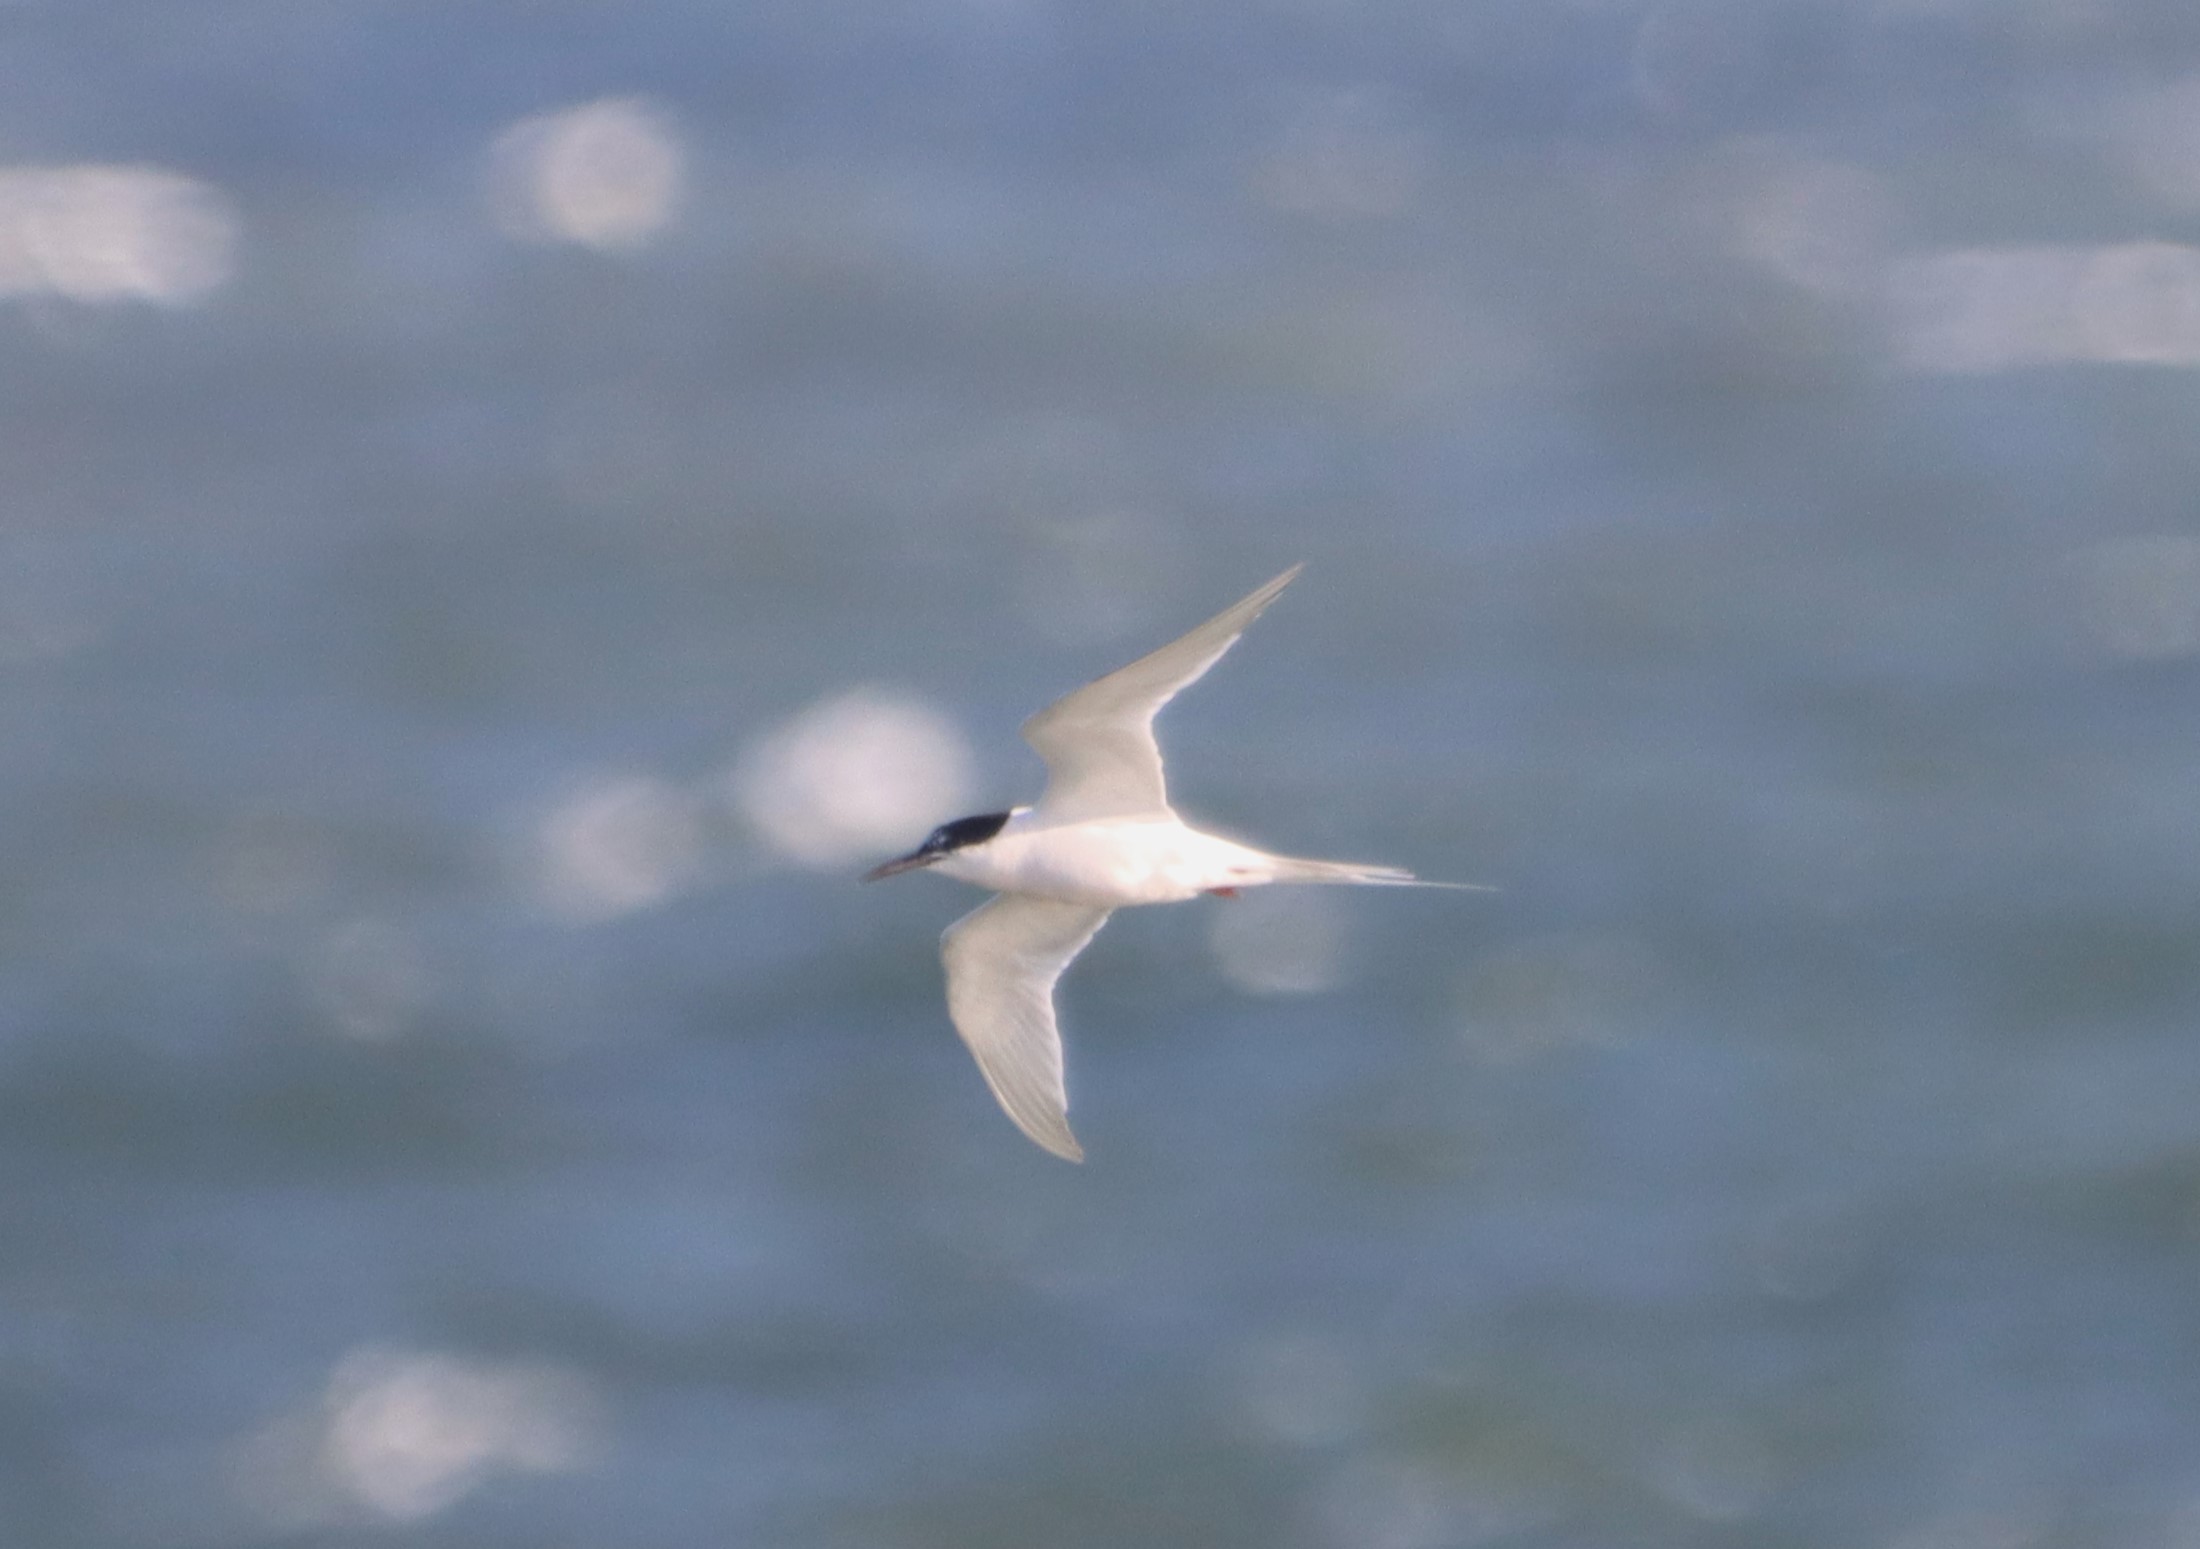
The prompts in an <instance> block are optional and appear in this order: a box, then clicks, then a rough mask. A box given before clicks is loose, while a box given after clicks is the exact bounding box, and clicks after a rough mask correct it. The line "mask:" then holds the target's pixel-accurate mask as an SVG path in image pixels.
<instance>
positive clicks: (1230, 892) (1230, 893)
mask: <svg viewBox="0 0 2200 1549" xmlns="http://www.w3.org/2000/svg"><path fill="white" fill-rule="evenodd" d="M1207 893H1208V896H1209V897H1211V898H1235V897H1237V896H1238V890H1237V889H1236V888H1234V887H1211V888H1209V889H1207Z"/></svg>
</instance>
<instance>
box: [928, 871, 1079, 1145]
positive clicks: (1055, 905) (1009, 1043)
mask: <svg viewBox="0 0 2200 1549" xmlns="http://www.w3.org/2000/svg"><path fill="white" fill-rule="evenodd" d="M1108 912H1109V911H1107V910H1105V909H1094V908H1090V907H1088V906H1086V905H1084V904H1068V903H1061V902H1059V901H1057V900H1055V899H1051V898H1034V897H1032V896H1031V895H1029V894H1027V893H1002V894H1000V895H999V896H997V897H996V898H994V899H993V900H992V901H990V902H988V903H984V904H981V905H979V906H978V907H977V908H976V909H974V910H972V911H971V912H970V913H969V914H966V915H964V916H963V917H962V918H961V919H959V920H957V921H956V922H955V923H954V924H952V925H950V926H948V927H947V933H946V934H945V935H944V936H942V937H941V938H940V960H941V961H942V962H943V963H945V964H946V965H947V1014H948V1015H949V1016H950V1017H952V1018H953V1019H954V1022H955V1031H956V1032H958V1033H960V1034H962V1040H963V1042H964V1043H966V1044H968V1045H969V1046H970V1052H971V1053H972V1054H973V1055H975V1056H976V1057H977V1061H978V1070H979V1071H980V1073H982V1074H983V1075H984V1076H985V1084H986V1085H987V1086H989V1087H991V1088H992V1089H993V1095H994V1097H996V1098H998V1099H999V1100H1000V1104H1001V1107H1002V1109H1003V1110H1004V1111H1005V1112H1006V1113H1007V1114H1008V1116H1009V1117H1010V1118H1011V1119H1014V1120H1015V1121H1016V1127H1017V1128H1018V1129H1020V1130H1022V1131H1023V1132H1024V1133H1025V1134H1026V1135H1029V1136H1030V1137H1031V1138H1032V1139H1033V1140H1035V1141H1037V1142H1038V1143H1039V1144H1040V1145H1042V1146H1044V1147H1046V1148H1047V1149H1048V1150H1049V1151H1052V1152H1053V1153H1054V1154H1055V1155H1056V1156H1061V1157H1067V1158H1068V1159H1069V1160H1071V1161H1073V1162H1081V1161H1083V1160H1084V1159H1085V1153H1084V1152H1083V1150H1081V1149H1080V1148H1079V1147H1078V1144H1077V1137H1076V1136H1075V1135H1072V1134H1071V1133H1070V1130H1069V1094H1068V1093H1067V1092H1066V1091H1064V1090H1063V1087H1062V1038H1061V1035H1060V1034H1059V1033H1058V1032H1056V1031H1055V1027H1054V981H1055V980H1057V979H1059V978H1061V977H1062V970H1063V969H1065V968H1067V967H1068V966H1069V965H1070V960H1071V959H1072V958H1074V957H1075V956H1076V955H1077V954H1078V953H1080V952H1082V951H1083V950H1084V949H1085V943H1086V942H1088V941H1090V940H1092V937H1093V932H1095V931H1097V930H1098V929H1099V928H1100V927H1101V926H1102V925H1103V924H1105V923H1106V922H1107V918H1108Z"/></svg>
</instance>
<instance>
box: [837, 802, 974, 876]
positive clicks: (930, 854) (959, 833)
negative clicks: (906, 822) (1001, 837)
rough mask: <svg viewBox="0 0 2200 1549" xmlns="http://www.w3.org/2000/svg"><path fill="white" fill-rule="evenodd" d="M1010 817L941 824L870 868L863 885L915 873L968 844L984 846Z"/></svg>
mask: <svg viewBox="0 0 2200 1549" xmlns="http://www.w3.org/2000/svg"><path fill="white" fill-rule="evenodd" d="M1009 816H1010V814H1008V813H1006V812H981V813H979V814H978V815H977V816H976V817H969V818H957V819H955V821H954V822H952V823H942V824H941V825H940V826H939V827H937V828H935V829H933V830H932V832H930V833H929V834H926V835H925V836H924V843H922V844H920V845H918V846H917V847H916V848H915V849H914V850H911V851H910V852H909V853H908V854H907V855H902V856H897V857H895V858H894V859H893V860H890V861H888V862H887V863H886V864H885V865H883V866H874V867H872V868H871V869H870V870H869V871H867V872H865V873H864V874H863V880H864V881H866V882H876V881H878V880H879V879H880V878H881V877H890V876H893V875H894V874H895V873H896V872H900V871H915V870H916V869H917V868H918V867H919V866H929V865H931V864H932V863H933V862H935V861H941V860H945V859H946V858H947V857H948V856H950V855H953V854H954V853H955V852H956V851H957V850H967V849H969V848H970V847H971V846H972V845H980V844H984V843H985V842H986V841H987V840H989V839H991V838H992V837H993V836H994V835H995V834H997V833H999V832H1000V831H1001V830H1002V829H1003V828H1004V827H1006V826H1007V824H1008V820H1009Z"/></svg>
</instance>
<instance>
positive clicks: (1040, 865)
mask: <svg viewBox="0 0 2200 1549" xmlns="http://www.w3.org/2000/svg"><path fill="white" fill-rule="evenodd" d="M1304 568H1305V567H1304V566H1303V565H1293V566H1292V567H1291V568H1290V569H1289V570H1286V571H1285V572H1284V573H1283V574H1282V575H1279V576H1277V577H1276V578H1275V579H1274V580H1273V581H1270V582H1269V583H1268V584H1267V585H1266V586H1263V587H1261V588H1260V589H1259V590H1258V591H1256V592H1254V593H1253V594H1252V595H1251V596H1249V597H1247V598H1246V599H1245V600H1244V601H1242V602H1239V603H1237V604H1235V605H1233V606H1231V607H1228V608H1225V609H1223V610H1222V612H1220V613H1218V614H1216V615H1215V616H1214V617H1213V618H1211V619H1209V620H1208V621H1207V622H1206V623H1204V624H1202V625H1200V626H1199V627H1198V628H1197V629H1194V630H1193V631H1191V632H1190V633H1189V634H1187V635H1184V636H1182V637H1181V638H1179V639H1177V640H1175V641H1173V642H1171V643H1170V644H1168V645H1165V646H1163V647H1162V648H1161V649H1160V650H1158V651H1155V652H1153V653H1152V654H1151V655H1149V656H1142V657H1140V658H1139V659H1138V660H1137V661H1135V662H1132V663H1131V664H1130V665H1129V666H1128V667H1124V668H1121V669H1119V670H1117V671H1115V672H1111V673H1109V674H1108V675H1107V676H1106V677H1104V678H1099V679H1096V680H1095V681H1093V682H1091V683H1088V684H1086V685H1085V686H1084V687H1083V688H1081V689H1078V690H1077V691H1076V692H1074V693H1072V694H1068V695H1066V696H1064V697H1063V698H1061V699H1057V700H1056V701H1055V702H1054V703H1053V704H1051V705H1049V706H1047V707H1046V708H1045V709H1044V710H1041V711H1040V712H1039V713H1038V714H1037V715H1035V716H1033V717H1032V718H1031V719H1030V720H1028V721H1026V722H1024V726H1023V735H1024V740H1025V741H1026V742H1028V743H1030V744H1031V745H1032V747H1034V748H1036V749H1037V750H1038V753H1039V756H1040V758H1042V759H1044V760H1045V761H1046V766H1047V783H1046V789H1045V791H1044V792H1043V793H1042V794H1041V795H1040V797H1039V800H1038V803H1037V805H1035V806H1030V807H1013V808H1011V809H1009V810H1008V811H1006V812H988V813H982V814H980V815H978V816H976V817H967V818H957V819H956V820H955V821H954V822H952V823H943V824H941V825H940V826H939V827H938V828H935V829H934V830H932V832H931V833H930V834H929V835H927V836H926V838H925V841H924V843H922V844H920V845H918V846H917V847H916V848H915V849H914V850H912V851H910V852H909V853H908V854H907V855H904V856H901V857H899V858H898V859H895V860H890V861H888V862H886V864H884V865H883V866H879V867H876V868H874V869H873V870H871V871H869V872H867V873H866V874H865V875H864V878H863V880H864V881H866V882H876V881H878V880H879V879H880V878H881V877H891V876H893V875H895V874H896V873H897V872H903V871H914V870H916V869H918V868H919V867H929V868H931V869H932V870H934V871H938V872H940V873H942V874H944V875H946V876H950V877H953V878H955V879H956V880H957V881H960V882H969V883H972V884H975V885H976V886H978V887H982V888H990V889H991V890H992V891H993V892H994V893H995V894H996V895H997V896H996V897H994V898H993V899H991V900H989V901H988V902H986V903H983V904H980V905H979V906H978V907H977V908H976V909H975V910H973V911H972V912H971V913H969V914H966V915H964V916H963V917H962V918H961V919H959V920H957V921H956V922H955V923H954V924H953V925H950V926H949V927H948V928H947V931H946V934H945V935H943V936H942V937H941V938H940V958H941V961H942V962H943V963H944V964H945V965H946V969H947V1013H948V1016H949V1017H950V1018H951V1019H952V1020H953V1022H954V1024H955V1031H956V1032H958V1033H960V1034H961V1035H962V1040H963V1042H964V1043H965V1044H967V1045H969V1048H970V1052H971V1054H972V1055H974V1056H975V1057H976V1058H977V1061H978V1069H979V1071H980V1073H982V1074H983V1075H984V1077H985V1081H986V1085H987V1086H989V1087H991V1088H992V1089H993V1095H994V1097H995V1098H997V1099H998V1100H999V1102H1000V1105H1001V1107H1002V1109H1003V1110H1004V1111H1005V1112H1006V1113H1007V1114H1008V1116H1009V1118H1011V1119H1013V1120H1014V1121H1015V1123H1016V1127H1017V1128H1018V1129H1021V1130H1022V1131H1023V1132H1024V1133H1025V1134H1026V1135H1028V1136H1030V1137H1031V1139H1032V1140H1034V1141H1036V1142H1038V1144H1040V1145H1041V1146H1044V1147H1045V1148H1046V1149H1047V1150H1049V1151H1051V1152H1053V1153H1054V1154H1055V1155H1056V1156H1059V1157H1065V1158H1067V1159H1068V1160H1070V1161H1073V1162H1077V1161H1082V1160H1084V1151H1083V1149H1082V1148H1081V1147H1079V1145H1078V1144H1077V1137H1076V1136H1075V1135H1073V1134H1071V1133H1070V1127H1069V1099H1068V1095H1067V1093H1066V1092H1065V1090H1064V1088H1063V1085H1062V1039H1061V1035H1060V1033H1059V1032H1058V1031H1057V1030H1056V1027H1055V1022H1054V984H1055V981H1056V980H1058V979H1060V978H1061V976H1062V971H1063V970H1064V969H1065V968H1067V967H1069V965H1070V962H1071V960H1072V959H1074V958H1075V957H1076V956H1077V954H1078V953H1079V952H1082V951H1083V950H1084V949H1085V944H1086V943H1087V942H1089V941H1091V940H1092V938H1093V935H1094V933H1095V932H1097V931H1098V930H1099V929H1100V927H1101V926H1102V925H1104V924H1106V923H1107V918H1108V916H1109V915H1110V914H1111V913H1113V912H1114V911H1115V910H1117V909H1121V908H1124V907H1126V906H1128V905H1131V904H1165V903H1175V902H1179V901H1181V900H1183V899H1187V898H1196V897H1198V896H1199V895H1200V894H1202V893H1212V894H1217V895H1219V896H1221V897H1224V898H1234V897H1236V896H1237V894H1238V891H1239V890H1240V889H1241V888H1249V887H1264V886H1266V885H1267V884H1269V883H1271V882H1331V883H1336V882H1354V883H1366V884H1372V885H1377V886H1385V887H1475V886H1477V884H1473V883H1457V882H1424V881H1422V880H1421V879H1419V878H1417V877H1415V876H1414V875H1413V873H1411V872H1410V871H1404V870H1401V869H1400V868H1398V867H1396V866H1367V865H1359V864H1356V863H1354V862H1350V861H1314V860H1303V859H1300V858H1299V857H1296V856H1290V855H1270V854H1268V853H1267V852H1266V851H1264V850H1255V849H1251V848H1249V847H1247V846H1245V845H1242V844H1237V843H1234V842H1233V841H1231V840H1228V839H1223V838H1220V837H1218V836H1217V835H1214V834H1206V833H1201V832H1200V831H1199V830H1198V829H1196V828H1192V827H1191V826H1189V825H1188V824H1186V823H1185V821H1184V820H1183V819H1182V818H1180V817H1178V816H1177V815H1176V812H1175V810H1174V809H1173V808H1171V807H1170V805H1169V797H1168V790H1167V787H1166V785H1165V784H1164V783H1163V780H1162V775H1161V749H1160V747H1159V746H1158V745H1156V743H1155V742H1154V735H1153V718H1154V714H1155V712H1156V711H1158V710H1160V708H1161V707H1162V706H1163V705H1165V704H1167V703H1168V702H1169V701H1170V700H1171V699H1173V698H1174V697H1176V694H1177V692H1178V691H1179V690H1180V689H1183V688H1185V687H1186V686H1187V685H1189V684H1191V683H1193V682H1196V681H1197V680H1198V679H1199V677H1200V676H1201V675H1202V674H1203V673H1205V672H1206V671H1207V669H1208V668H1210V667H1212V666H1213V665H1214V664H1215V663H1216V662H1217V661H1220V660H1221V659H1222V654H1223V653H1224V652H1225V651H1227V650H1229V649H1230V647H1231V646H1233V645H1235V644H1236V643H1237V638H1238V636H1240V635H1242V634H1243V633H1244V632H1245V627H1246V626H1247V625H1248V624H1250V623H1252V622H1253V620H1254V619H1256V618H1258V617H1259V616H1260V614H1261V611H1262V610H1263V609H1265V608H1266V607H1267V606H1268V605H1269V604H1270V603H1272V602H1274V601H1275V600H1276V597H1277V596H1278V594H1280V593H1281V592H1282V591H1283V589H1284V588H1285V587H1286V586H1289V585H1290V584H1291V582H1292V581H1293V580H1294V579H1295V578H1296V577H1297V576H1298V573H1299V571H1300V570H1302V569H1304Z"/></svg>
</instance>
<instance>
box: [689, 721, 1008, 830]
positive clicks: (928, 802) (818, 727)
mask: <svg viewBox="0 0 2200 1549" xmlns="http://www.w3.org/2000/svg"><path fill="white" fill-rule="evenodd" d="M972 783H973V782H972V778H971V757H970V747H969V744H968V742H967V741H966V740H965V739H964V737H963V735H962V733H961V732H959V731H958V730H956V728H955V726H954V724H953V723H952V722H950V721H949V720H948V719H947V718H946V717H945V716H943V715H941V714H940V713H939V712H938V711H936V710H934V709H932V708H931V707H930V706H928V705H925V704H922V703H920V702H918V701H917V700H914V699H910V698H906V697H902V696H898V695H894V694H890V693H887V692H886V691H884V690H881V689H875V688H857V689H851V690H849V691H848V692H846V693H844V694H838V695H835V696H834V697H832V698H830V699H826V700H821V701H820V702H818V703H816V704H813V705H811V706H810V707H809V708H808V709H806V710H803V711H801V712H800V713H799V714H797V715H795V716H794V717H792V718H791V719H790V720H788V721H786V722H785V723H784V724H782V725H780V726H778V727H776V728H774V729H773V730H771V731H770V732H767V733H766V734H765V735H763V736H762V737H760V738H758V739H757V740H756V742H755V743H753V744H752V745H751V746H750V747H749V748H748V749H747V750H746V751H745V752H744V753H743V754H742V755H741V758H740V760H739V761H738V762H737V763H736V764H735V766H734V768H733V770H732V772H731V774H730V775H729V776H728V777H727V790H728V794H729V795H730V797H731V799H732V801H733V804H734V806H735V808H736V809H737V810H738V811H739V812H740V813H741V815H742V816H743V817H744V818H745V819H746V820H747V821H748V823H749V826H750V827H751V828H752V829H754V831H755V832H756V834H757V836H758V837H759V838H760V839H761V840H763V842H764V843H765V844H767V845H768V846H770V847H771V849H772V850H773V851H774V852H776V853H777V854H779V855H781V856H783V857H785V858H786V859H788V860H791V861H793V862H795V863H796V864H798V865H802V866H810V867H817V868H820V869H829V868H832V867H839V866H846V865H848V864H850V863H851V862H853V861H856V860H859V859H861V858H863V857H865V856H869V855H875V854H878V853H880V852H882V851H886V850H893V849H906V848H907V847H908V846H910V845H911V844H914V843H915V842H916V841H917V840H918V839H919V838H921V837H922V836H923V834H924V832H925V831H926V830H927V829H928V828H930V827H931V826H932V825H933V824H935V823H937V822H939V821H940V820H941V819H942V818H945V817H954V816H957V815H959V814H960V813H962V812H963V811H965V810H966V809H967V807H968V804H969V801H970V792H971V787H972Z"/></svg>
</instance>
